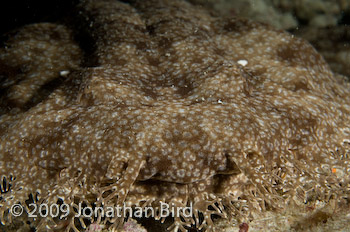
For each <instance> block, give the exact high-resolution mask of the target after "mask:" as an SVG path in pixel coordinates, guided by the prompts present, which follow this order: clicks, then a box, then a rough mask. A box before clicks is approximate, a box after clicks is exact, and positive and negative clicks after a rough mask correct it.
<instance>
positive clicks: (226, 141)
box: [0, 0, 350, 231]
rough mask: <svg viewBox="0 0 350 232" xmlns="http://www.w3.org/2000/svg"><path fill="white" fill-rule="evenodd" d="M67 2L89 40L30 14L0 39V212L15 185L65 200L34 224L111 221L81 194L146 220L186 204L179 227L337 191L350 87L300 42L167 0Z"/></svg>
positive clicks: (24, 194)
mask: <svg viewBox="0 0 350 232" xmlns="http://www.w3.org/2000/svg"><path fill="white" fill-rule="evenodd" d="M77 9H78V11H77V12H78V14H77V20H76V22H75V23H74V25H75V26H74V27H72V28H71V30H73V31H74V32H75V33H76V34H77V36H76V38H82V37H83V36H82V35H87V36H88V42H86V41H85V44H82V47H83V48H85V47H90V49H88V50H85V51H84V52H81V51H80V49H79V48H78V46H77V45H76V42H74V41H75V40H74V39H73V36H71V35H70V32H69V31H70V30H69V29H68V28H66V27H65V26H61V25H54V24H36V25H30V26H27V27H25V28H23V29H20V30H19V32H18V34H17V35H16V36H15V37H14V38H13V39H11V40H10V41H8V43H7V47H5V48H3V49H2V50H1V54H0V61H1V65H0V68H1V72H2V73H4V74H5V76H6V79H4V80H2V82H1V87H2V92H1V94H2V95H1V100H2V102H1V103H2V104H1V113H2V116H1V118H0V135H1V143H0V176H1V180H2V182H3V184H2V191H1V198H0V207H1V210H0V220H1V222H2V223H7V222H8V221H9V220H11V214H10V213H9V210H10V208H11V206H12V205H14V204H15V203H20V204H21V205H23V206H27V204H28V201H29V200H28V196H30V201H29V202H34V203H35V205H40V204H44V203H48V204H54V203H58V204H60V205H64V204H66V205H67V206H68V208H69V210H70V214H69V215H67V217H64V218H62V219H61V220H60V219H59V217H58V218H57V217H38V218H37V219H36V220H35V221H34V222H33V224H35V226H36V228H37V229H38V230H39V231H45V230H47V228H51V229H56V230H71V231H79V230H82V229H83V228H86V226H87V224H88V223H96V224H99V225H103V224H106V225H107V226H108V227H110V228H117V227H118V226H120V225H121V224H122V223H123V221H124V217H123V216H121V217H106V216H105V215H101V214H98V215H95V217H91V218H90V219H89V220H88V221H87V220H86V219H84V218H81V217H80V218H77V217H75V216H76V215H77V214H78V213H79V212H78V211H79V207H80V206H81V204H82V205H83V207H85V208H87V207H91V208H96V207H105V208H107V207H116V206H123V205H124V204H125V206H130V207H134V208H135V207H141V208H142V209H146V207H153V208H154V209H156V210H155V215H153V216H154V217H155V218H156V219H158V220H163V218H162V217H161V213H160V212H161V211H160V210H159V209H160V206H161V204H162V203H168V204H169V205H170V206H172V207H174V208H175V209H179V208H180V207H188V206H191V207H192V209H193V212H192V213H193V214H192V216H191V217H186V216H185V212H182V213H180V214H179V215H177V216H175V218H174V223H173V225H172V226H171V227H170V228H169V229H173V230H175V231H177V230H181V231H186V229H188V227H190V226H194V227H196V228H197V229H204V228H208V229H209V230H210V229H212V227H213V221H212V216H213V215H219V216H221V217H236V218H237V219H238V220H241V221H242V220H243V221H249V220H251V219H253V218H254V213H257V212H260V211H261V210H271V209H276V208H282V209H283V208H284V207H287V205H288V204H289V203H290V202H291V201H293V202H296V203H304V202H308V201H315V200H325V201H327V200H328V199H330V198H335V199H347V198H348V197H349V171H350V165H349V150H350V148H349V147H350V128H349V125H350V114H349V113H350V105H349V102H350V85H349V83H347V82H346V81H345V79H344V80H343V79H340V78H336V77H335V76H334V75H333V73H332V72H331V71H330V69H329V67H328V65H327V64H326V63H325V62H324V60H323V58H322V57H321V56H320V55H319V54H318V53H317V52H315V50H314V49H313V48H312V47H311V46H310V45H309V44H308V43H307V42H305V41H303V40H301V39H298V38H295V37H293V36H291V35H289V34H288V33H285V32H282V31H276V30H273V29H271V28H269V27H267V26H265V25H261V24H258V23H254V22H250V21H246V20H242V19H236V18H234V19H221V18H216V17H213V16H211V15H209V14H208V13H207V12H205V11H204V10H201V9H198V8H194V7H193V6H191V5H190V4H189V3H187V2H184V1H180V0H177V1H170V0H169V1H167V0H150V1H131V3H130V4H127V3H122V2H117V1H112V0H89V1H82V2H81V3H80V4H79V5H78V6H77ZM38 31H40V33H38ZM81 54H85V55H84V57H83V55H81ZM57 79H58V80H60V81H57V83H56V84H58V86H53V87H52V88H47V86H48V85H49V84H50V83H52V81H54V80H57ZM49 86H50V85H49ZM332 170H333V171H332ZM334 170H336V172H334ZM31 209H32V208H30V207H28V208H26V207H25V210H26V212H28V211H29V210H31ZM157 209H158V210H157ZM62 214H63V212H61V214H59V215H61V216H62Z"/></svg>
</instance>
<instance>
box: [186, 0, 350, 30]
mask: <svg viewBox="0 0 350 232" xmlns="http://www.w3.org/2000/svg"><path fill="white" fill-rule="evenodd" d="M190 1H191V2H193V3H196V4H201V5H204V6H206V7H211V8H213V9H215V10H216V11H218V12H220V13H221V14H222V15H228V16H232V15H237V16H241V17H246V18H250V19H254V20H256V21H259V22H264V23H267V24H269V25H272V26H274V27H276V28H279V29H294V28H297V27H300V26H302V24H306V25H308V26H313V27H327V26H336V25H337V24H338V23H339V21H340V20H341V19H342V16H343V13H344V12H350V1H349V0H338V1H334V0H219V1H218V0H190Z"/></svg>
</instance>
